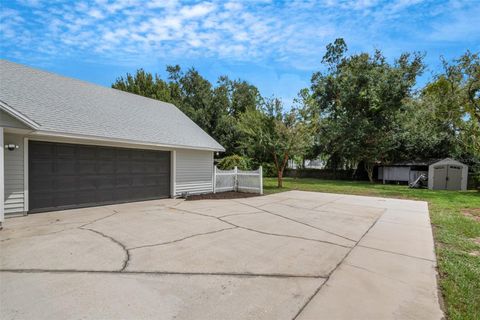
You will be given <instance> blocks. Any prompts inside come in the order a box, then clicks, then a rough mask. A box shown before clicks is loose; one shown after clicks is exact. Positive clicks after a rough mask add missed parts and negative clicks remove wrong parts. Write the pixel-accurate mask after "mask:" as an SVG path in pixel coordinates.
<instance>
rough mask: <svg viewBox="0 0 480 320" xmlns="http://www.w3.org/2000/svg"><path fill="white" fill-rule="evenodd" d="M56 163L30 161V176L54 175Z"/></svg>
mask: <svg viewBox="0 0 480 320" xmlns="http://www.w3.org/2000/svg"><path fill="white" fill-rule="evenodd" d="M53 165H54V161H53V160H52V159H30V168H31V170H30V172H29V174H30V175H49V174H53V171H54V170H53Z"/></svg>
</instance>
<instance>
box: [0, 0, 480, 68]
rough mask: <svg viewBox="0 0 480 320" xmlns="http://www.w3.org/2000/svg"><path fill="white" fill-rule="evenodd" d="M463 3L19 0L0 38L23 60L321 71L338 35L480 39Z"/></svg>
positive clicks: (0, 16) (373, 39)
mask: <svg viewBox="0 0 480 320" xmlns="http://www.w3.org/2000/svg"><path fill="white" fill-rule="evenodd" d="M52 3H54V5H51V4H52ZM465 3H467V2H465ZM465 3H462V4H459V3H455V2H448V5H445V4H444V3H437V1H435V0H396V1H381V0H360V1H353V0H324V1H316V0H293V1H291V2H287V3H283V2H273V1H263V0H258V1H255V0H250V1H236V0H230V1H223V0H211V1H209V2H192V1H183V2H182V1H178V0H153V1H149V2H144V1H142V0H117V1H110V0H93V1H92V0H84V1H81V2H77V3H74V2H71V1H67V0H63V1H62V0H55V1H53V0H51V1H49V2H41V1H39V0H37V1H34V0H21V1H20V4H21V6H20V7H19V8H18V9H17V8H15V9H13V7H12V8H9V7H8V4H7V5H6V7H5V8H3V10H2V11H0V20H1V28H0V36H1V37H2V39H3V40H4V43H2V44H1V45H2V46H3V47H9V48H14V49H11V51H12V52H16V54H17V55H18V54H21V52H24V54H25V55H29V56H31V55H35V54H38V55H47V54H48V55H49V56H50V57H51V58H52V59H54V58H55V57H57V56H63V55H68V54H77V55H85V54H92V55H93V54H96V56H95V57H96V58H99V59H101V58H106V59H112V57H114V58H115V59H120V60H128V61H142V59H145V58H150V57H152V56H155V57H156V58H161V57H170V58H175V57H177V56H178V57H180V58H182V57H185V56H188V57H221V58H222V59H232V60H237V61H242V60H249V61H255V62H258V63H260V62H261V61H269V60H274V61H277V62H280V63H282V64H285V65H289V66H291V67H294V68H297V69H309V70H311V69H314V68H316V67H317V66H318V64H319V61H320V59H321V56H322V55H323V50H324V47H325V45H326V43H328V42H331V41H333V40H334V39H335V38H336V37H344V38H346V40H347V42H348V43H349V44H350V45H353V46H355V47H357V48H360V49H367V50H369V49H371V48H372V47H373V45H376V44H379V46H380V47H382V43H384V44H389V45H390V44H391V43H397V44H399V43H402V42H400V41H397V40H396V39H395V38H394V35H395V34H400V35H401V36H402V37H406V36H411V37H414V38H415V39H416V40H417V41H419V40H421V39H428V40H429V41H442V40H449V41H463V40H464V38H465V37H467V36H468V37H469V38H471V39H477V40H480V39H479V35H478V33H476V32H475V30H474V29H475V26H476V25H478V23H475V22H476V21H477V20H478V17H479V16H480V14H479V13H478V9H477V13H476V14H475V13H474V12H475V10H472V9H471V8H470V9H469V8H468V6H467V4H468V3H467V4H465ZM30 6H36V8H35V9H33V10H32V9H31V8H30ZM426 6H428V7H427V9H428V10H425V8H426ZM472 15H474V16H473V17H472ZM428 19H433V20H432V21H430V20H428ZM468 21H474V23H471V22H470V23H469V22H468ZM419 24H421V25H422V26H423V27H422V28H418V27H417V25H419Z"/></svg>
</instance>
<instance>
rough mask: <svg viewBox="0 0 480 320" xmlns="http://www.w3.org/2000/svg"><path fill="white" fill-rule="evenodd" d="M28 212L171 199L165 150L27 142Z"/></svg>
mask: <svg viewBox="0 0 480 320" xmlns="http://www.w3.org/2000/svg"><path fill="white" fill-rule="evenodd" d="M28 156H29V211H31V212H39V211H47V210H57V209H65V208H74V207H83V206H91V205H99V204H107V203H119V202H128V201H136V200H147V199H158V198H164V197H168V196H169V195H170V152H167V151H156V150H139V149H125V148H110V147H100V146H88V145H78V144H64V143H52V142H38V141H30V142H29V151H28Z"/></svg>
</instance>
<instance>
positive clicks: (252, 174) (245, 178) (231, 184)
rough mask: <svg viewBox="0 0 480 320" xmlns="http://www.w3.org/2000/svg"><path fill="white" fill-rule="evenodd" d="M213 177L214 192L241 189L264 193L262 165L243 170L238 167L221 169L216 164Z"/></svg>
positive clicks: (241, 190)
mask: <svg viewBox="0 0 480 320" xmlns="http://www.w3.org/2000/svg"><path fill="white" fill-rule="evenodd" d="M213 179H214V181H213V193H216V192H225V191H240V192H250V193H259V194H263V174H262V167H261V166H260V168H258V170H253V171H243V170H239V169H238V168H237V167H235V169H233V170H220V169H218V168H217V166H215V168H214V174H213Z"/></svg>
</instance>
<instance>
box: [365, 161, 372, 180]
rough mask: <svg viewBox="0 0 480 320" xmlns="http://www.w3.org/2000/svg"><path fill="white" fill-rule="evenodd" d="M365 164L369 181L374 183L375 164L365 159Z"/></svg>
mask: <svg viewBox="0 0 480 320" xmlns="http://www.w3.org/2000/svg"><path fill="white" fill-rule="evenodd" d="M364 166H365V171H367V175H368V181H370V183H373V166H374V165H373V164H372V163H369V162H368V161H365V162H364Z"/></svg>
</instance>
